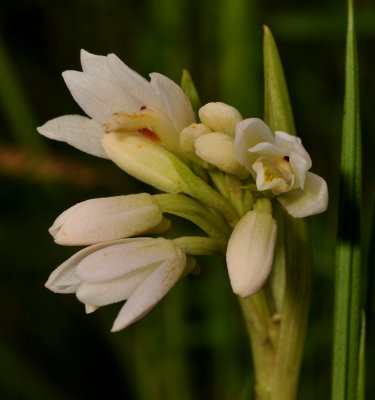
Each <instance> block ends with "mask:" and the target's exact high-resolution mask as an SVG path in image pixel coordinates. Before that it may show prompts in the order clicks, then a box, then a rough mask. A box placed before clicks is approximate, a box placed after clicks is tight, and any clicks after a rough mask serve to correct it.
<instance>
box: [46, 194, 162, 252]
mask: <svg viewBox="0 0 375 400" xmlns="http://www.w3.org/2000/svg"><path fill="white" fill-rule="evenodd" d="M162 217H163V215H162V210H161V208H160V207H159V205H158V204H157V202H156V201H154V200H153V198H152V196H151V195H149V194H148V193H139V194H132V195H128V196H116V197H107V198H99V199H91V200H87V201H83V202H82V203H78V204H76V205H75V206H73V207H70V208H69V209H68V210H66V211H64V212H63V213H62V214H61V215H60V216H59V217H58V218H57V219H56V221H55V222H54V224H53V225H52V226H51V228H50V229H49V232H50V233H51V235H52V236H53V237H54V239H55V242H56V243H58V244H62V245H68V246H81V245H88V244H95V243H100V242H107V241H109V240H116V239H122V238H125V237H129V236H134V235H137V234H140V233H142V232H145V231H148V230H150V229H152V228H154V227H156V226H157V225H159V223H160V222H161V221H162Z"/></svg>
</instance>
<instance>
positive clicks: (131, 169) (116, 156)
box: [102, 133, 184, 193]
mask: <svg viewBox="0 0 375 400" xmlns="http://www.w3.org/2000/svg"><path fill="white" fill-rule="evenodd" d="M102 144H103V148H104V150H105V152H106V153H107V154H108V157H109V158H110V159H111V160H112V161H113V162H114V163H115V164H117V165H118V166H119V167H120V168H121V169H123V170H124V171H125V172H127V173H128V174H130V175H132V176H134V177H135V178H137V179H139V180H140V181H142V182H145V183H147V184H149V185H152V186H154V187H155V188H157V189H159V190H162V191H164V192H170V193H178V192H180V191H182V188H183V187H184V182H183V180H182V178H181V176H180V174H179V173H178V171H177V168H176V165H175V160H176V158H175V157H174V156H173V155H172V154H171V153H169V152H168V151H167V150H165V149H164V148H163V147H161V146H159V145H158V144H156V143H153V142H151V141H150V140H148V139H145V138H143V137H141V136H136V135H130V134H127V135H123V134H119V133H109V134H107V135H105V136H103V138H102Z"/></svg>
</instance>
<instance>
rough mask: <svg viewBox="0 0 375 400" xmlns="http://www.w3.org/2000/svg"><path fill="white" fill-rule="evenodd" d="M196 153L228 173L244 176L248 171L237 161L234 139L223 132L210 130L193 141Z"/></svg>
mask: <svg viewBox="0 0 375 400" xmlns="http://www.w3.org/2000/svg"><path fill="white" fill-rule="evenodd" d="M195 149H196V154H197V155H198V156H199V157H200V158H202V159H203V160H204V161H207V162H209V163H210V164H212V165H215V166H216V167H217V168H219V169H221V170H222V171H224V172H227V173H229V174H233V175H237V176H239V177H240V178H246V177H247V176H248V175H249V173H248V171H247V170H246V169H245V168H244V167H243V166H242V165H241V164H239V162H238V161H237V158H236V154H235V152H234V140H233V138H232V137H230V136H228V135H226V134H225V133H218V132H212V133H207V134H205V135H202V136H200V137H199V138H198V139H197V140H196V141H195Z"/></svg>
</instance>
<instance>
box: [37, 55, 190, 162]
mask: <svg viewBox="0 0 375 400" xmlns="http://www.w3.org/2000/svg"><path fill="white" fill-rule="evenodd" d="M81 64H82V70H83V71H82V72H79V71H65V72H64V73H63V77H64V80H65V83H66V85H67V86H68V88H69V90H70V92H71V94H72V96H73V98H74V100H75V101H76V102H77V103H78V104H79V106H80V107H81V108H82V110H83V111H84V112H85V113H86V114H87V115H88V116H89V117H90V118H87V117H83V116H79V115H65V116H62V117H58V118H55V119H53V120H51V121H48V122H47V123H45V124H44V125H43V126H41V127H39V128H38V132H39V133H41V134H42V135H44V136H47V137H49V138H51V139H55V140H59V141H63V142H67V143H69V144H70V145H72V146H74V147H76V148H78V149H79V150H82V151H84V152H86V153H89V154H93V155H95V156H98V157H103V158H108V156H107V154H106V152H105V151H104V149H103V147H102V144H101V138H102V136H103V135H104V134H105V133H109V132H119V133H124V134H125V133H136V134H139V135H142V136H144V137H146V138H148V139H150V140H152V141H154V142H157V143H159V144H160V145H161V146H163V147H165V148H166V149H168V150H170V151H172V152H174V153H175V154H178V155H180V154H181V150H180V144H179V133H180V132H181V131H182V129H184V128H185V127H186V126H188V125H190V124H191V123H193V122H194V121H195V117H194V112H193V109H192V107H191V104H190V102H189V100H188V98H187V97H186V95H185V93H184V92H183V91H182V89H181V88H180V87H179V86H178V85H177V84H175V83H174V82H173V81H171V80H170V79H168V78H167V77H165V76H163V75H161V74H158V73H152V74H150V77H151V81H147V80H146V79H144V78H143V77H142V76H140V75H138V74H137V73H136V72H135V71H133V70H132V69H130V68H129V67H128V66H126V65H125V64H124V63H123V62H122V61H121V60H120V59H119V58H118V57H117V56H116V55H114V54H109V55H108V56H106V57H105V56H97V55H94V54H90V53H88V52H87V51H85V50H82V51H81Z"/></svg>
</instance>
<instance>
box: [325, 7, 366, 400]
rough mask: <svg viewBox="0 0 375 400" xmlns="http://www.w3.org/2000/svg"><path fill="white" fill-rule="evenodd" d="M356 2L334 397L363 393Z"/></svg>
mask: <svg viewBox="0 0 375 400" xmlns="http://www.w3.org/2000/svg"><path fill="white" fill-rule="evenodd" d="M358 92H359V89H358V64H357V48H356V38H355V26H354V9H353V1H352V0H349V1H348V24H347V37H346V61H345V99H344V118H343V133H342V145H341V167H340V171H341V172H340V197H339V202H340V211H339V225H338V240H337V248H336V282H335V309H334V316H335V317H334V333H333V341H334V343H333V370H332V372H333V377H332V399H333V400H343V399H345V400H354V399H356V396H357V383H358V353H359V336H360V289H361V204H362V182H361V132H360V122H359V95H358Z"/></svg>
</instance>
